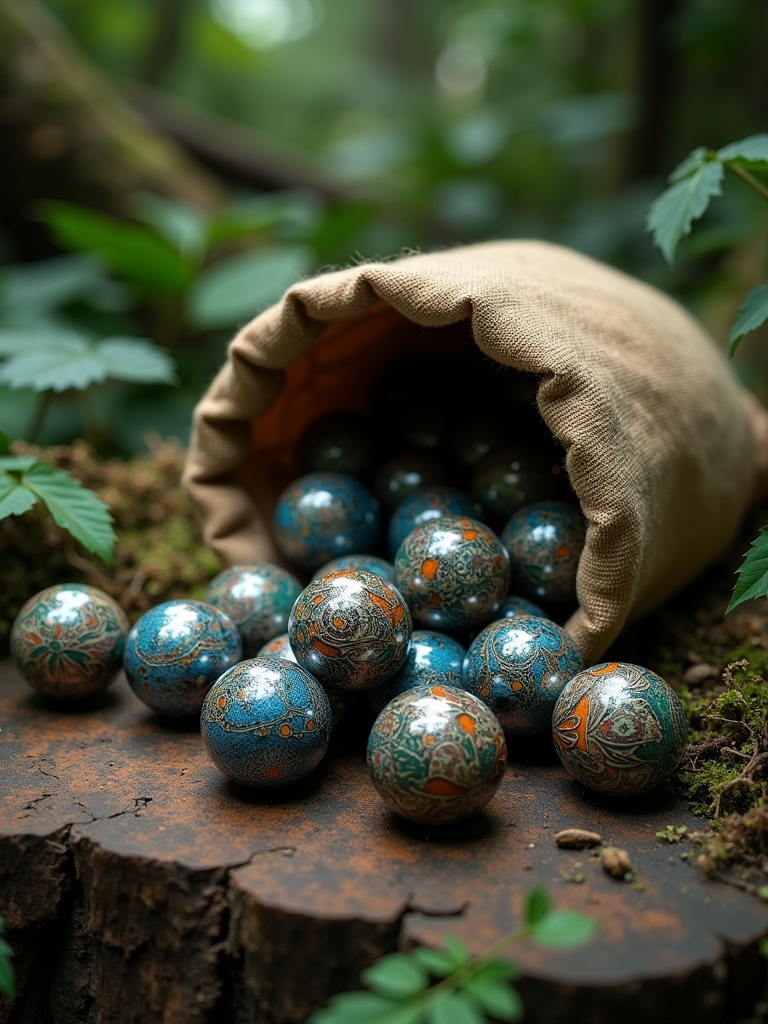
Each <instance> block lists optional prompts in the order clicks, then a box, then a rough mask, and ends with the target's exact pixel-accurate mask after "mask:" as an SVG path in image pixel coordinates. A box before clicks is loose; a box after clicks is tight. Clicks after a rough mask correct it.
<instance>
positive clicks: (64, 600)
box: [10, 583, 128, 701]
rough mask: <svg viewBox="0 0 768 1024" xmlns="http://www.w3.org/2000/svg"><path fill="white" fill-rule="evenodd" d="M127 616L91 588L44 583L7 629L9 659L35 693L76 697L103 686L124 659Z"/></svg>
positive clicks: (99, 592) (84, 585)
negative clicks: (9, 647) (8, 634)
mask: <svg viewBox="0 0 768 1024" xmlns="http://www.w3.org/2000/svg"><path fill="white" fill-rule="evenodd" d="M127 633H128V619H127V618H126V616H125V612H124V611H123V610H122V608H121V607H120V605H119V604H118V603H117V601H115V600H114V599H113V598H111V597H110V596H109V595H108V594H105V593H104V592H103V591H101V590H97V588H96V587H91V586H88V585H86V584H83V583H62V584H59V585H57V586H53V587H46V589H45V590H41V591H40V592H39V593H37V594H35V595H33V596H32V597H30V598H29V600H28V601H26V602H25V604H24V605H23V606H22V608H21V610H20V611H19V614H18V615H17V616H16V618H15V620H14V623H13V626H12V627H11V638H10V643H11V657H12V658H13V660H14V663H15V664H16V667H17V669H18V670H19V672H20V673H21V675H22V676H23V677H24V679H26V681H27V682H28V683H29V685H30V686H31V687H32V688H33V689H34V690H37V692H38V693H41V694H43V695H44V696H46V697H53V698H55V699H57V700H65V701H66V700H80V699H81V698H83V697H90V696H91V695H92V694H94V693H99V692H100V691H101V690H104V689H106V688H107V687H108V686H109V684H110V683H111V682H112V681H113V679H114V678H115V676H116V675H117V673H118V671H119V669H120V665H121V663H122V660H123V648H124V646H125V638H126V635H127Z"/></svg>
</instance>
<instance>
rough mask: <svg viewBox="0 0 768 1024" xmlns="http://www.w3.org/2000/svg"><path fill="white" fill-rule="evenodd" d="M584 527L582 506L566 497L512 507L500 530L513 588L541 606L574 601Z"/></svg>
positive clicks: (582, 548)
mask: <svg viewBox="0 0 768 1024" xmlns="http://www.w3.org/2000/svg"><path fill="white" fill-rule="evenodd" d="M586 530H587V524H586V521H585V519H584V515H583V513H582V511H581V509H580V508H579V507H578V506H577V505H572V504H570V503H568V502H564V501H543V502H537V503H534V504H532V505H526V506H525V507H524V508H521V509H520V510H519V511H518V512H516V513H515V514H514V515H513V516H512V517H511V518H510V520H509V522H508V523H507V524H506V526H505V527H504V529H503V531H502V534H501V540H502V543H503V544H504V546H505V547H506V549H507V551H508V552H509V558H510V564H511V570H512V576H511V588H512V590H514V591H515V592H516V593H519V594H521V595H522V596H523V597H527V598H530V599H531V600H533V601H536V602H541V603H542V604H543V605H545V606H549V605H553V604H554V605H561V604H573V603H574V602H575V601H576V572H577V570H578V567H579V559H580V558H581V552H582V551H583V550H584V541H585V538H586Z"/></svg>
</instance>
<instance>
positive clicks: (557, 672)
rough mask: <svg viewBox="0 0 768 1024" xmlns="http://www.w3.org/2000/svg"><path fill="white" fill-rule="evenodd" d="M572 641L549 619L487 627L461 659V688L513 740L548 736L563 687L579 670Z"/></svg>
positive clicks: (519, 620) (522, 619)
mask: <svg viewBox="0 0 768 1024" xmlns="http://www.w3.org/2000/svg"><path fill="white" fill-rule="evenodd" d="M582 667H583V666H582V661H581V656H580V654H579V652H578V650H577V649H576V645H575V644H574V642H573V640H572V639H571V637H570V636H569V635H568V634H567V633H566V632H565V630H564V629H561V628H560V626H557V625H555V623H554V622H551V621H550V620H549V619H542V618H536V617H535V616H521V615H519V616H516V617H515V618H512V619H501V620H499V621H498V622H492V623H491V624H490V625H489V626H486V628H485V629H483V630H482V631H481V632H480V633H479V634H478V635H477V636H476V637H475V639H474V640H473V641H472V644H471V645H470V648H469V650H468V651H467V656H466V658H465V659H464V676H463V678H464V686H465V687H466V689H467V690H468V691H469V692H470V693H474V694H475V695H476V696H477V697H479V698H480V699H481V700H483V701H485V703H486V704H487V705H488V707H489V708H491V710H492V711H493V712H494V714H495V715H496V716H497V718H498V719H499V721H500V722H501V724H502V726H503V727H504V730H505V731H506V732H507V733H508V734H509V735H512V736H531V735H536V734H539V733H547V732H549V731H550V729H551V728H552V711H553V709H554V707H555V702H556V700H557V698H558V696H559V695H560V691H561V690H562V689H563V687H564V686H565V684H566V683H567V682H568V681H569V680H570V679H572V678H573V677H574V676H575V675H576V673H577V672H580V671H581V669H582Z"/></svg>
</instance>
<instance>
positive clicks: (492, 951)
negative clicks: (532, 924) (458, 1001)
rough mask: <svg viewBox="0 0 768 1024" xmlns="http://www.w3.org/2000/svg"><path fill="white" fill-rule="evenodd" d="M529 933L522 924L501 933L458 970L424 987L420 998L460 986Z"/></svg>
mask: <svg viewBox="0 0 768 1024" xmlns="http://www.w3.org/2000/svg"><path fill="white" fill-rule="evenodd" d="M529 933H530V929H529V928H528V927H527V925H522V926H521V927H520V928H517V929H515V931H513V932H507V934H506V935H502V936H501V938H500V939H497V940H496V941H495V942H493V943H491V945H490V946H488V948H487V949H486V950H485V951H484V952H482V953H481V954H480V955H479V956H477V957H473V958H472V959H471V960H468V961H467V963H465V964H463V965H462V966H461V967H459V968H458V970H456V971H454V972H453V974H449V975H448V977H447V978H443V980H442V981H438V982H437V984H435V985H430V987H429V988H428V989H425V990H424V992H423V993H422V998H423V999H424V1000H425V1001H426V1000H428V999H431V998H432V997H433V995H434V994H435V992H441V991H443V990H448V991H453V990H455V989H457V988H461V986H462V985H463V984H464V982H465V981H468V980H469V979H470V978H471V977H473V975H475V974H477V973H478V972H479V971H480V970H482V968H483V967H485V966H486V964H489V963H491V962H492V961H493V960H495V959H496V957H497V956H498V955H499V953H502V952H504V950H505V949H506V948H507V946H512V945H514V944H515V943H516V942H519V941H520V940H521V939H524V938H525V937H526V936H527V935H528V934H529Z"/></svg>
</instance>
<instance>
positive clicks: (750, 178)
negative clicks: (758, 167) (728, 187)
mask: <svg viewBox="0 0 768 1024" xmlns="http://www.w3.org/2000/svg"><path fill="white" fill-rule="evenodd" d="M724 163H725V166H726V167H727V168H728V170H729V171H733V173H734V174H736V175H738V177H739V178H741V180H742V181H744V182H746V183H747V185H749V187H750V188H751V189H752V190H753V191H755V192H757V194H758V195H759V196H761V198H763V199H765V200H766V202H768V188H766V187H765V185H763V183H762V182H761V181H758V180H757V178H756V177H755V176H754V175H753V174H750V172H749V171H747V170H745V169H744V168H743V167H742V166H741V165H740V164H736V163H731V161H730V160H725V161H724Z"/></svg>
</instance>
